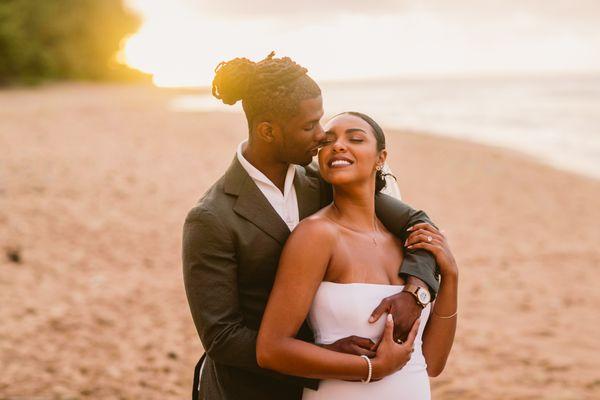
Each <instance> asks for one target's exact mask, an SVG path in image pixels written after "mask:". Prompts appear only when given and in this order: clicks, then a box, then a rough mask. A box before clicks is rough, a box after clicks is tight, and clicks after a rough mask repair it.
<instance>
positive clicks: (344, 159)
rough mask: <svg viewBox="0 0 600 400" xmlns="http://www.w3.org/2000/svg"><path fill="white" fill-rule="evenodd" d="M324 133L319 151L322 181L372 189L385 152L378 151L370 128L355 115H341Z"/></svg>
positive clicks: (326, 127) (327, 126)
mask: <svg viewBox="0 0 600 400" xmlns="http://www.w3.org/2000/svg"><path fill="white" fill-rule="evenodd" d="M324 130H325V141H324V142H323V145H322V147H321V149H320V150H319V168H320V170H321V176H322V177H323V179H325V180H326V181H327V182H329V183H331V184H332V185H334V186H339V185H348V184H355V183H356V184H364V183H365V182H368V183H370V184H372V185H373V188H375V171H376V168H377V166H379V165H383V163H384V162H385V158H386V151H385V149H384V150H381V151H378V150H377V140H376V139H375V134H374V133H373V130H372V128H371V125H369V124H368V123H367V122H366V121H364V120H363V119H362V118H359V117H357V116H354V115H350V114H341V115H338V116H336V117H334V118H332V119H331V120H329V122H327V124H325V126H324ZM373 190H374V189H373Z"/></svg>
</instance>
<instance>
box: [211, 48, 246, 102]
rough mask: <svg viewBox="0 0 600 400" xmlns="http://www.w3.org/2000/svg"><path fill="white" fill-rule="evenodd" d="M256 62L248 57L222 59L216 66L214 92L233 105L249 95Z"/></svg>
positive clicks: (214, 94) (217, 96) (219, 97)
mask: <svg viewBox="0 0 600 400" xmlns="http://www.w3.org/2000/svg"><path fill="white" fill-rule="evenodd" d="M255 72H256V63H255V62H253V61H250V60H248V59H247V58H234V59H233V60H230V61H222V62H220V63H219V65H217V68H215V78H214V79H213V82H212V94H213V96H215V97H216V98H217V99H219V100H221V101H222V102H223V103H225V104H229V105H233V104H235V103H237V102H238V101H239V100H242V99H244V98H245V97H246V96H247V93H248V88H249V86H250V83H251V81H252V77H253V76H254V74H255Z"/></svg>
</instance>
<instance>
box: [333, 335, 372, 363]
mask: <svg viewBox="0 0 600 400" xmlns="http://www.w3.org/2000/svg"><path fill="white" fill-rule="evenodd" d="M322 347H324V348H326V349H328V350H333V351H337V352H338V353H346V354H354V355H357V356H362V355H365V356H367V357H369V358H373V357H375V351H373V348H374V347H375V343H373V341H372V340H371V339H365V338H361V337H358V336H349V337H347V338H344V339H340V340H338V341H337V342H333V343H331V344H324V345H322Z"/></svg>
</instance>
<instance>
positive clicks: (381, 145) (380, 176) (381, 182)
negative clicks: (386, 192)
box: [336, 111, 396, 193]
mask: <svg viewBox="0 0 600 400" xmlns="http://www.w3.org/2000/svg"><path fill="white" fill-rule="evenodd" d="M345 114H347V115H354V116H355V117H358V118H360V119H362V120H363V121H365V122H366V123H367V124H369V125H370V126H371V129H372V130H373V135H375V140H376V145H377V151H381V150H383V149H385V135H384V133H383V129H381V126H379V124H378V123H377V122H375V120H374V119H373V118H371V117H369V116H368V115H366V114H363V113H360V112H357V111H346V112H343V113H340V114H338V115H345ZM336 116H337V115H336ZM386 176H391V177H393V178H394V179H396V177H395V176H394V175H392V174H387V173H384V172H383V171H382V170H377V172H376V173H375V193H379V192H381V191H382V190H383V189H384V188H385V186H386V182H385V177H386Z"/></svg>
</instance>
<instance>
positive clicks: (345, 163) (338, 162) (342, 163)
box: [331, 160, 351, 167]
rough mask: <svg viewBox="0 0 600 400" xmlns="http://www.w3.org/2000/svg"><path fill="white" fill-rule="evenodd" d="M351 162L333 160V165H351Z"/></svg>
mask: <svg viewBox="0 0 600 400" xmlns="http://www.w3.org/2000/svg"><path fill="white" fill-rule="evenodd" d="M350 164H351V162H350V161H347V160H335V161H332V162H331V166H332V167H338V166H339V167H345V166H347V165H350Z"/></svg>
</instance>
